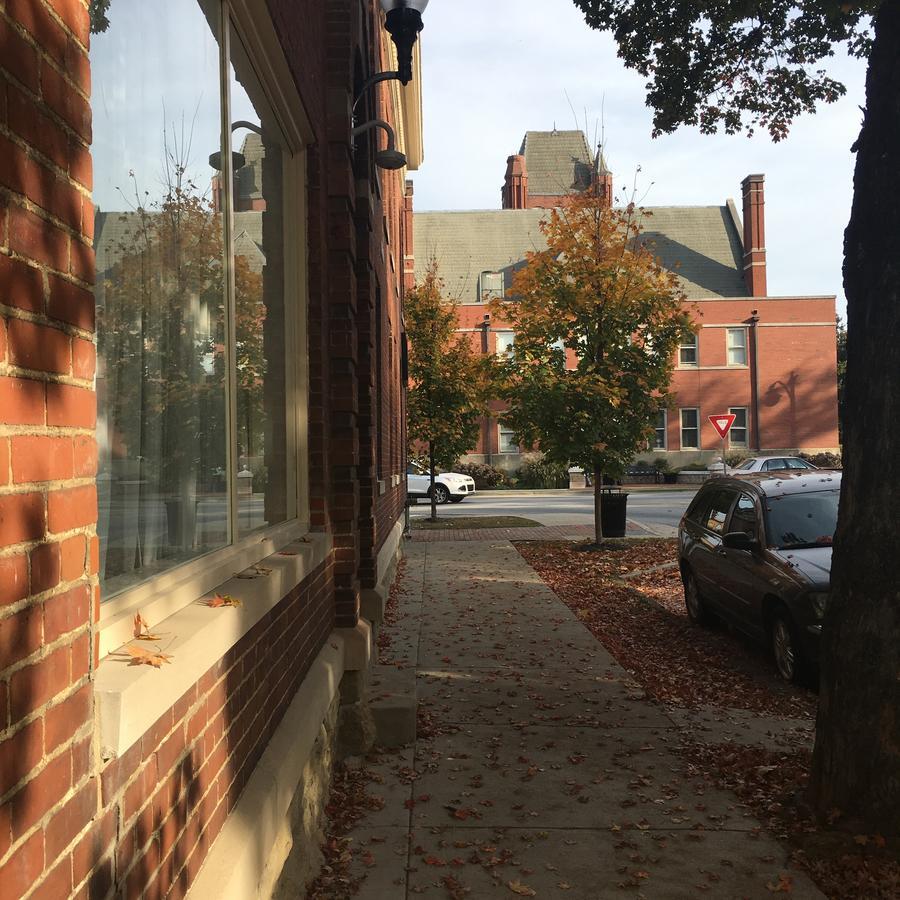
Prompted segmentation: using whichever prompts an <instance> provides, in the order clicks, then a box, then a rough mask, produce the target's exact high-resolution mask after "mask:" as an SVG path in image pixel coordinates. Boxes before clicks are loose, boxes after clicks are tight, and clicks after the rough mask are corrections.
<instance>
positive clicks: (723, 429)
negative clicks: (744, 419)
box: [707, 413, 735, 441]
mask: <svg viewBox="0 0 900 900" xmlns="http://www.w3.org/2000/svg"><path fill="white" fill-rule="evenodd" d="M707 418H708V419H709V421H710V422H712V427H713V428H715V429H716V431H717V432H718V433H719V437H720V438H722V440H723V441H724V440H725V435H727V434H728V430H729V429H730V428H731V426H732V425H734V419H735V415H734V413H723V414H721V415H718V416H707Z"/></svg>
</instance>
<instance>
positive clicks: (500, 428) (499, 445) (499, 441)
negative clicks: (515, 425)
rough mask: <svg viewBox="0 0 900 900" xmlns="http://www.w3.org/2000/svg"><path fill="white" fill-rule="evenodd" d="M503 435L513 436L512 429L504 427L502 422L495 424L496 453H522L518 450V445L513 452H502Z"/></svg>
mask: <svg viewBox="0 0 900 900" xmlns="http://www.w3.org/2000/svg"><path fill="white" fill-rule="evenodd" d="M504 435H510V436H512V435H514V432H513V430H512V428H510V427H509V426H508V425H504V424H503V423H502V422H498V423H497V452H498V453H521V452H522V451H521V450H520V448H519V445H518V444H515V450H504V449H503V437H504Z"/></svg>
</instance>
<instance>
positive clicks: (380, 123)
mask: <svg viewBox="0 0 900 900" xmlns="http://www.w3.org/2000/svg"><path fill="white" fill-rule="evenodd" d="M373 128H380V129H381V130H382V131H383V132H384V133H385V134H386V135H387V142H388V145H387V149H388V150H394V149H395V144H396V140H395V138H394V129H393V128H391V126H390V125H388V123H387V122H385V121H384V120H383V119H372V120H371V121H370V122H366V123H365V124H363V125H357V126H356V128H354V129H353V131H351V132H350V133H351V135H352V136H353V137H354V138H357V137H359V136H360V135H361V134H363V133H364V132H366V131H371V130H372V129H373Z"/></svg>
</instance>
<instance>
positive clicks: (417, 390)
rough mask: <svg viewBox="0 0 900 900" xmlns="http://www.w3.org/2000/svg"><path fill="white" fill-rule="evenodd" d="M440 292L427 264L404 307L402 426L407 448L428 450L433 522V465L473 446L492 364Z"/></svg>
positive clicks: (436, 277)
mask: <svg viewBox="0 0 900 900" xmlns="http://www.w3.org/2000/svg"><path fill="white" fill-rule="evenodd" d="M442 289H443V282H442V281H441V278H440V275H439V274H438V267H437V264H436V263H435V262H433V261H432V262H431V263H430V264H429V266H428V268H427V270H426V272H425V274H424V276H423V277H422V279H421V281H419V282H418V283H417V284H416V285H415V286H414V287H413V288H412V289H411V290H409V291H408V292H407V294H406V300H405V304H404V316H405V319H406V333H407V337H408V339H409V393H408V396H407V428H408V434H409V440H410V443H411V444H413V445H414V444H415V443H417V442H418V443H422V444H426V445H427V447H428V459H429V463H430V465H429V471H430V473H431V492H430V494H431V519H432V521H434V520H436V519H437V505H436V500H435V494H434V475H435V466H443V467H449V466H452V465H453V464H454V463H455V462H456V461H457V459H459V457H460V456H461V455H462V454H463V453H466V452H467V451H468V450H471V449H472V447H474V446H475V444H476V442H477V440H478V425H479V421H480V419H481V416H483V415H484V414H485V411H486V407H487V401H488V398H489V396H490V393H491V360H490V359H489V358H487V357H482V356H480V355H479V354H476V353H475V352H474V350H473V348H472V345H471V343H470V342H469V339H468V338H467V336H466V335H465V334H460V333H458V332H457V331H456V321H457V317H456V305H455V304H454V303H451V302H448V301H446V300H444V298H443V290H442Z"/></svg>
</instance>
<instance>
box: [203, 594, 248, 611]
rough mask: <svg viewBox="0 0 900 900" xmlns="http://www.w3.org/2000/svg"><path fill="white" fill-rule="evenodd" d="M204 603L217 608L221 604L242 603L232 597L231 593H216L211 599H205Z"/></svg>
mask: <svg viewBox="0 0 900 900" xmlns="http://www.w3.org/2000/svg"><path fill="white" fill-rule="evenodd" d="M206 605H207V606H209V607H211V608H212V609H219V608H220V607H222V606H243V605H244V604H243V603H242V602H241V601H240V600H238V599H237V597H232V596H231V594H216V596H215V597H213V598H212V599H211V600H207V601H206Z"/></svg>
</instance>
